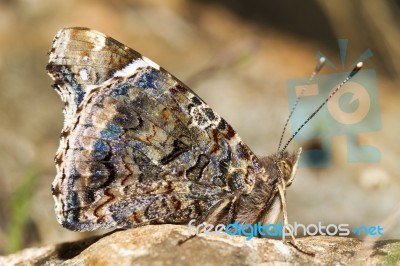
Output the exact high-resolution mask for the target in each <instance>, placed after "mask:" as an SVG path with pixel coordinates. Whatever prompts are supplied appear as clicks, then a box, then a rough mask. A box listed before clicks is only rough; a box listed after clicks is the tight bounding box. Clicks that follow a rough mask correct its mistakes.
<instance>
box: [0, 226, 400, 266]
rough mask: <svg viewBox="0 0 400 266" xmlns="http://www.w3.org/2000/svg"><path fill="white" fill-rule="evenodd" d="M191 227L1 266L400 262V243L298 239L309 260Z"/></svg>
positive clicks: (105, 240) (42, 253)
mask: <svg viewBox="0 0 400 266" xmlns="http://www.w3.org/2000/svg"><path fill="white" fill-rule="evenodd" d="M187 234H188V232H187V227H186V226H179V225H149V226H144V227H139V228H135V229H130V230H125V231H116V232H112V233H109V234H107V235H104V236H99V237H92V238H88V239H85V240H81V241H77V242H71V243H62V244H58V245H53V246H47V247H39V248H29V249H25V250H22V251H19V252H17V253H15V254H11V255H8V256H5V257H0V265H15V264H17V265H59V264H62V265H121V266H123V265H189V264H190V265H300V264H301V265H303V264H323V265H354V264H356V265H372V264H374V265H375V264H378V263H383V264H384V263H386V264H390V265H392V264H394V263H396V262H397V263H399V261H400V240H386V241H377V242H362V241H361V240H358V239H353V238H347V237H334V236H313V237H305V238H299V239H297V242H298V246H299V247H300V248H301V249H304V250H307V251H311V252H314V253H315V255H314V256H311V255H307V254H305V253H303V252H301V251H299V250H298V249H296V248H295V247H293V246H292V245H290V244H287V243H284V242H283V241H281V240H275V239H261V238H253V239H251V240H250V241H247V240H246V238H245V237H240V236H229V235H225V234H224V235H213V236H205V235H201V236H199V237H194V238H191V239H189V240H187V241H186V242H184V243H183V244H179V242H180V241H181V240H185V239H187V237H188V235H187Z"/></svg>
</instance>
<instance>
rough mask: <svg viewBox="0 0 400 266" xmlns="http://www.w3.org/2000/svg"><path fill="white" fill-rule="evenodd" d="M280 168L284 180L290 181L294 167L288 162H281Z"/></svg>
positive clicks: (279, 163)
mask: <svg viewBox="0 0 400 266" xmlns="http://www.w3.org/2000/svg"><path fill="white" fill-rule="evenodd" d="M278 166H279V168H280V169H281V171H282V173H283V178H284V179H285V180H286V181H288V180H289V179H290V177H291V176H292V165H291V164H290V163H289V162H287V161H283V160H282V161H279V162H278Z"/></svg>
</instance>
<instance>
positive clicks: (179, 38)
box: [0, 0, 400, 254]
mask: <svg viewBox="0 0 400 266" xmlns="http://www.w3.org/2000/svg"><path fill="white" fill-rule="evenodd" d="M399 5H400V1H398V0H396V1H395V0H382V1H373V0H366V1H345V0H340V1H328V0H325V1H302V2H300V1H288V0H285V1H279V3H278V1H275V3H267V2H266V1H257V0H247V1H240V0H229V1H228V0H224V1H210V0H209V1H205V0H203V1H200V0H197V1H196V0H191V1H184V0H164V1H155V0H151V1H149V0H147V1H144V0H141V1H140V0H139V1H135V0H122V1H116V0H111V1H110V0H107V1H72V0H71V1H58V0H56V1H54V0H52V1H49V0H14V1H10V0H0V254H7V253H10V252H14V251H16V250H20V249H22V248H25V247H29V246H33V245H45V244H50V243H58V242H64V241H72V240H75V239H80V238H84V237H87V236H88V235H89V233H76V232H70V231H68V230H67V229H64V228H62V227H61V226H60V225H59V224H58V223H57V221H56V218H55V214H54V209H53V204H54V203H53V198H52V196H51V192H50V184H51V182H52V180H53V178H54V176H55V175H56V171H55V167H54V162H53V157H54V155H55V152H56V149H57V147H58V142H59V139H58V138H59V134H60V131H61V128H62V124H63V115H62V112H61V111H62V102H61V100H60V99H59V96H58V95H57V94H56V92H55V91H53V89H52V88H51V84H52V81H51V79H50V77H49V76H48V75H47V73H46V70H45V66H46V64H47V60H48V58H47V52H48V51H49V49H50V47H51V41H52V39H53V37H54V35H55V34H56V32H57V31H58V30H59V29H60V28H63V27H71V26H83V27H89V28H93V29H96V30H98V31H101V32H103V33H104V34H106V35H109V36H112V37H114V38H115V39H117V40H119V41H120V42H122V43H124V44H126V45H128V46H130V47H132V48H133V49H135V50H137V51H139V52H140V53H142V54H144V55H146V56H147V57H149V58H151V59H152V60H153V61H155V62H157V63H158V64H159V65H161V66H163V67H164V68H165V69H167V70H168V71H169V72H171V73H173V74H174V75H175V76H176V77H178V78H179V79H180V80H182V81H183V82H184V83H186V84H187V85H188V86H189V87H191V88H192V89H193V90H194V91H195V92H196V93H197V94H198V95H200V96H201V97H202V98H203V99H204V100H205V101H206V102H207V103H208V104H209V105H210V106H211V107H212V108H213V109H214V110H215V111H216V112H217V113H219V114H220V115H221V116H223V117H224V118H225V119H226V120H227V121H228V122H230V123H231V124H232V126H233V127H234V128H235V129H236V131H237V132H238V133H239V135H240V136H241V137H242V138H243V140H244V141H245V142H246V143H247V144H248V145H249V147H250V148H251V149H252V150H253V151H254V152H255V153H256V154H257V155H260V156H264V155H267V154H269V153H272V152H275V151H276V149H277V146H278V142H279V138H280V134H281V130H282V127H283V125H284V123H285V121H286V118H287V115H288V112H289V105H288V94H287V91H286V82H287V81H288V80H289V79H293V78H303V77H307V76H309V75H310V74H311V72H312V70H313V68H314V65H315V64H316V59H315V58H316V54H317V52H318V51H320V52H321V53H323V54H324V55H326V56H327V57H328V58H329V59H330V60H331V61H332V62H333V63H335V65H337V66H339V67H338V68H337V69H333V68H330V67H328V66H327V67H326V68H325V69H324V70H323V71H322V75H325V74H331V73H336V72H338V71H340V72H343V71H349V70H351V64H352V62H355V61H356V60H357V58H359V57H360V56H361V55H362V54H363V53H364V52H365V51H366V50H367V49H370V50H371V51H372V53H373V56H372V57H370V58H369V59H368V60H366V61H365V68H368V69H374V70H375V71H376V74H377V76H376V80H377V88H378V95H379V97H378V99H375V100H377V101H378V102H379V105H380V114H379V115H380V119H381V122H382V126H381V128H380V129H378V130H374V131H373V132H364V133H363V134H361V136H358V137H357V141H359V142H362V143H367V144H369V145H371V146H374V147H376V148H377V149H379V151H380V156H381V157H380V161H379V162H375V163H349V162H348V160H346V158H347V157H346V156H348V154H347V148H346V147H347V146H346V145H347V142H346V136H337V137H335V138H334V139H333V140H332V143H333V145H332V147H333V149H332V150H331V151H329V152H331V153H332V166H331V167H329V168H319V169H312V168H302V169H300V170H299V171H298V173H297V177H296V180H295V181H294V183H293V185H292V187H290V188H289V190H288V196H287V197H288V201H287V204H288V208H289V212H288V213H289V221H290V222H291V223H293V222H295V221H296V222H298V223H303V224H310V223H318V222H319V221H321V222H322V223H323V224H329V223H335V224H339V223H347V224H350V226H351V227H357V226H361V225H365V226H373V225H378V224H379V225H381V226H383V227H384V236H383V238H386V239H395V238H397V239H399V238H400V229H399V228H400V223H399V216H400V215H399V212H400V205H399V204H400V201H399V199H400V197H399V195H400V168H399V163H398V158H399V155H400V141H399V140H398V137H399V135H398V133H399V129H400V126H399V122H398V121H399V120H398V116H399V111H400V107H399V103H400V94H399V85H400V60H399V58H400V45H399V43H400V27H399V26H400V25H399V23H400V12H399ZM338 39H347V40H348V47H347V63H346V65H344V67H343V68H342V67H341V61H340V51H339V48H338ZM317 104H318V103H317ZM305 118H306V117H304V119H305ZM307 127H310V128H313V127H315V125H313V124H312V122H311V123H310V124H309V125H307ZM289 132H290V131H289ZM288 137H289V135H286V138H288ZM299 146H303V148H305V149H307V148H310V147H311V148H312V147H314V148H315V147H320V146H321V143H320V142H319V141H318V139H317V140H312V141H301V142H299V141H294V142H293V143H292V144H291V145H290V146H289V150H295V149H297V147H299ZM97 233H98V232H97ZM373 239H377V238H373Z"/></svg>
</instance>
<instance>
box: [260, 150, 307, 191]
mask: <svg viewBox="0 0 400 266" xmlns="http://www.w3.org/2000/svg"><path fill="white" fill-rule="evenodd" d="M301 151H302V149H301V148H299V149H298V150H297V152H294V153H289V152H287V151H283V152H278V153H275V154H272V155H270V156H268V157H265V158H263V161H264V166H265V168H266V170H267V173H268V175H269V176H270V177H272V178H274V179H276V180H278V179H281V180H282V181H284V182H285V186H286V187H288V186H290V185H291V184H292V182H293V179H294V177H295V176H296V172H297V166H298V163H299V159H300V154H301Z"/></svg>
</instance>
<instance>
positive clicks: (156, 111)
mask: <svg viewBox="0 0 400 266" xmlns="http://www.w3.org/2000/svg"><path fill="white" fill-rule="evenodd" d="M47 68H48V70H49V73H50V75H51V76H52V77H53V79H54V80H55V88H56V90H57V91H58V92H59V93H60V95H61V97H62V99H63V101H64V102H65V104H66V107H65V111H64V113H65V124H64V129H63V132H62V137H61V140H60V147H59V149H58V152H57V154H56V159H55V160H56V167H57V176H56V178H55V180H54V181H53V184H52V191H53V196H54V199H55V205H56V207H55V208H56V214H57V219H58V221H59V222H60V223H61V224H62V225H64V226H65V227H67V228H69V229H71V230H77V231H86V230H95V229H98V228H110V227H123V228H129V227H135V226H140V225H143V224H148V223H186V222H188V221H189V220H190V219H193V218H194V219H196V218H198V219H201V218H204V217H207V215H208V213H209V212H210V210H213V209H217V208H216V206H219V205H218V204H221V202H223V201H226V199H228V198H229V199H231V198H235V197H236V195H239V196H240V195H243V196H244V197H245V196H246V195H248V194H249V193H250V192H251V191H252V190H253V188H254V187H255V186H259V185H257V184H258V183H259V182H260V180H261V181H265V180H266V179H267V175H266V174H265V169H264V167H263V166H261V164H260V162H259V160H258V159H257V157H256V156H255V155H254V154H253V153H252V152H251V151H250V149H249V148H248V147H247V146H246V145H245V144H244V143H243V142H242V140H241V139H240V137H239V136H238V135H237V134H236V132H235V131H234V130H233V129H232V127H231V126H230V125H229V124H228V123H227V122H226V121H225V120H224V119H223V118H221V117H220V116H219V115H218V114H216V113H215V112H214V111H213V110H212V109H211V108H210V107H208V106H207V105H206V104H205V103H204V101H202V100H201V99H200V98H199V97H198V96H197V95H195V94H194V93H193V92H192V91H191V90H190V89H188V88H187V87H186V86H185V85H184V84H183V83H182V82H180V81H179V80H177V79H176V78H175V77H173V76H172V75H171V74H169V73H168V72H167V71H165V70H163V69H161V68H160V67H159V66H158V65H157V64H155V63H154V62H152V61H151V60H149V59H147V58H145V57H142V56H141V55H140V54H139V53H137V52H136V51H134V50H132V49H130V48H128V47H126V46H124V45H123V44H121V43H119V42H117V41H116V40H114V39H112V38H110V37H106V36H104V35H103V34H101V33H99V32H96V31H93V30H89V29H86V28H69V29H63V30H61V31H60V32H59V33H58V34H57V36H56V38H55V40H54V42H53V48H52V50H51V52H50V61H49V65H48V67H47ZM257 182H258V183H257ZM252 200H253V199H251V198H249V199H248V201H249V202H250V201H252ZM241 202H242V203H241V204H242V205H243V204H245V203H246V204H247V201H246V200H244V201H243V200H242V201H241ZM243 202H244V203H243ZM224 206H225V205H224ZM260 212H261V210H260ZM210 215H211V214H210ZM234 218H235V217H233V219H234ZM241 219H243V218H241ZM200 222H202V221H200Z"/></svg>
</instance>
